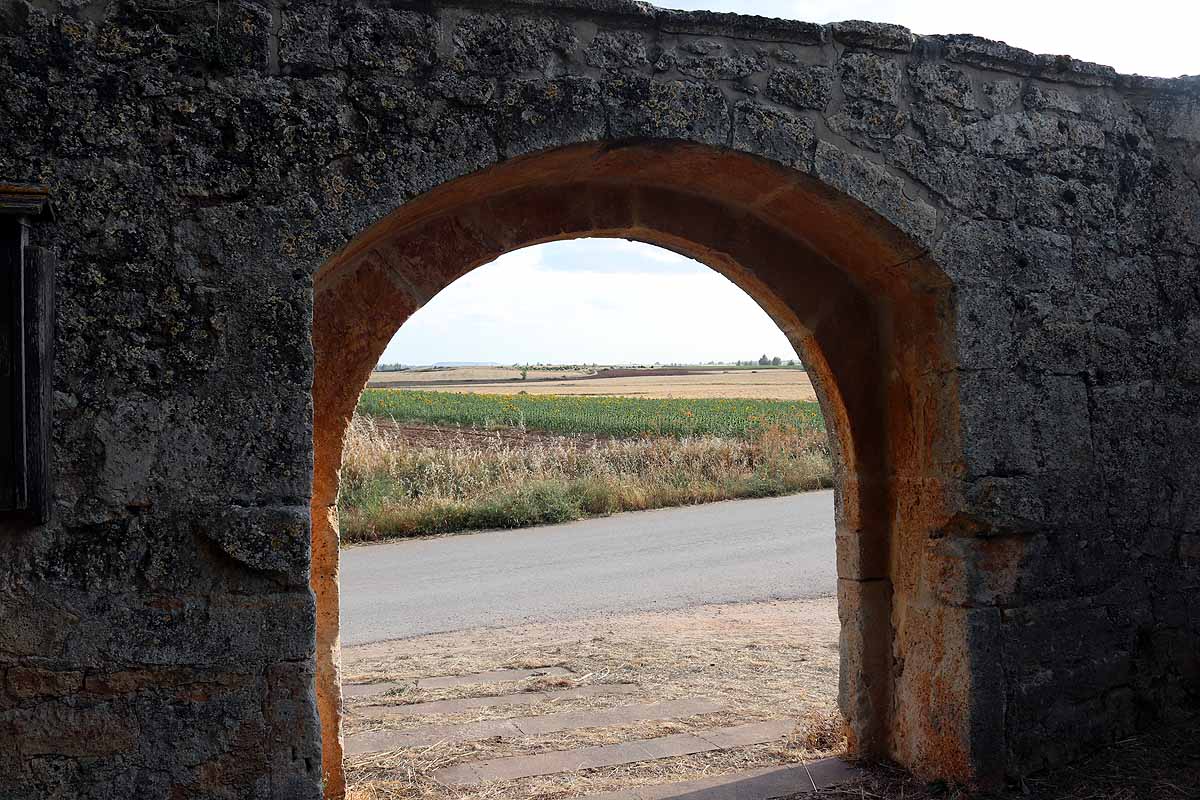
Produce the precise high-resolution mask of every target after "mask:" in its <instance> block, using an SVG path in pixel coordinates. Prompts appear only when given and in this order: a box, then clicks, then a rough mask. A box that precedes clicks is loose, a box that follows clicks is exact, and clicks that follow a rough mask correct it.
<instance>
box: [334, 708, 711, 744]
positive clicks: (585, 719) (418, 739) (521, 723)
mask: <svg viewBox="0 0 1200 800" xmlns="http://www.w3.org/2000/svg"><path fill="white" fill-rule="evenodd" d="M721 708H722V706H721V704H720V703H717V702H715V701H712V700H708V699H706V698H688V699H683V700H668V701H665V702H659V703H641V704H637V705H628V706H620V707H618V708H607V709H600V710H587V711H567V712H563V713H561V714H542V715H539V716H533V717H517V718H515V719H490V720H482V721H480V722H467V723H463V724H459V725H430V726H426V727H423V728H416V729H413V730H406V731H400V730H389V729H386V728H385V729H383V730H375V731H366V732H364V733H358V734H354V735H351V736H347V737H346V743H345V752H346V754H347V755H358V754H360V753H380V752H384V751H387V750H399V749H400V748H402V747H429V746H430V745H435V744H440V743H443V742H470V741H475V740H478V739H491V738H496V737H498V738H505V739H509V738H511V739H515V738H519V737H523V736H543V735H545V734H548V733H558V732H560V731H569V730H576V729H579V728H604V727H607V726H610V725H629V724H631V723H634V722H645V721H647V720H661V719H676V718H680V717H692V716H696V715H698V714H711V713H713V712H715V711H720V710H721Z"/></svg>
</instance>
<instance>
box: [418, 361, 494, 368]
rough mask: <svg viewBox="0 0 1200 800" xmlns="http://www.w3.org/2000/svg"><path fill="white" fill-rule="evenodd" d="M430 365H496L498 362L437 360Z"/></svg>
mask: <svg viewBox="0 0 1200 800" xmlns="http://www.w3.org/2000/svg"><path fill="white" fill-rule="evenodd" d="M429 366H431V367H498V366H500V364H499V363H498V362H496V361H439V362H437V363H436V364H430V365H429Z"/></svg>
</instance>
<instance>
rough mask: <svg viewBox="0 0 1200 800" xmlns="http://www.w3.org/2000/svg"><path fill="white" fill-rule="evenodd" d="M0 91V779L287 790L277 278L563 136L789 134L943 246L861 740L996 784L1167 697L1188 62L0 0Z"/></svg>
mask: <svg viewBox="0 0 1200 800" xmlns="http://www.w3.org/2000/svg"><path fill="white" fill-rule="evenodd" d="M0 86H2V87H3V91H2V92H0V133H2V134H3V135H2V136H0V181H27V182H35V183H44V184H48V185H49V186H50V187H51V189H52V197H53V199H54V202H55V205H56V212H57V216H56V221H55V222H53V223H39V225H38V226H37V227H36V228H35V230H34V237H35V239H36V240H37V241H38V242H39V243H41V244H44V245H46V246H49V247H52V248H54V249H55V250H56V251H57V253H58V254H59V270H60V271H59V275H58V286H59V295H58V305H59V319H58V322H57V336H56V347H57V352H58V358H57V363H56V371H55V379H54V388H55V406H54V415H55V428H54V448H53V459H54V482H55V490H56V495H55V503H54V518H53V520H52V522H51V524H49V525H47V526H44V527H38V528H32V529H31V528H25V527H20V526H17V525H15V524H6V523H0V798H4V799H5V800H7V799H8V798H14V799H15V798H22V799H23V798H32V797H37V798H54V797H64V798H65V797H70V798H109V797H114V796H121V797H131V798H133V797H147V798H150V797H176V798H201V797H205V798H208V797H239V798H241V797H247V798H248V797H255V798H258V797H262V798H266V797H273V798H315V797H317V796H319V795H320V794H321V784H322V774H323V771H322V765H321V763H320V761H321V755H320V753H321V737H320V733H319V726H318V719H317V711H316V705H315V702H316V698H315V689H314V671H315V669H316V663H317V662H316V622H315V620H316V608H315V601H314V594H313V592H312V591H311V590H310V587H309V577H310V570H309V562H310V525H311V522H310V511H309V502H310V498H311V497H312V491H313V488H312V470H313V443H312V431H313V422H312V402H313V401H312V393H311V387H312V385H313V380H314V357H313V346H312V339H311V333H312V329H313V275H314V274H315V273H316V272H317V270H318V269H319V268H320V267H321V265H323V264H325V263H326V262H328V261H330V259H333V258H335V257H338V256H339V254H340V253H342V254H344V253H345V252H346V251H347V245H350V244H351V243H352V242H355V241H358V240H359V239H356V237H360V234H362V232H363V231H367V230H368V229H369V228H370V227H371V226H372V225H373V224H375V223H377V222H378V221H380V220H382V219H384V218H385V217H387V216H388V215H389V214H392V213H393V212H395V211H396V210H397V209H402V208H404V207H405V204H407V203H409V202H410V201H413V200H414V199H416V198H419V197H422V196H425V195H426V193H427V192H430V191H431V190H435V189H437V188H438V187H440V186H443V185H445V184H447V182H449V181H451V180H453V179H456V178H460V177H462V176H469V175H472V174H474V173H477V172H478V171H480V170H483V169H485V168H489V167H493V166H494V165H497V164H501V163H505V162H509V161H511V160H512V159H514V158H517V157H519V156H526V155H529V154H533V153H538V152H541V151H546V150H550V149H553V148H559V147H565V146H571V145H577V144H580V143H587V142H602V143H620V142H628V141H631V140H634V141H651V140H671V141H684V142H690V143H694V144H697V145H703V146H707V147H711V148H714V149H717V150H725V151H737V152H741V153H746V154H750V155H753V156H755V157H758V158H762V159H766V160H767V161H769V162H772V163H774V164H776V165H782V166H783V167H786V168H788V169H791V170H794V171H795V172H796V174H797V176H803V178H804V180H806V181H810V182H813V183H815V184H819V185H820V186H823V187H826V189H827V190H828V191H829V192H830V193H831V195H836V196H837V197H846V198H851V199H852V202H853V203H855V204H857V205H859V206H861V207H862V208H863V209H865V210H867V211H869V212H872V213H873V214H876V215H878V217H877V219H878V220H879V225H880V226H881V228H882V227H883V226H887V227H889V228H891V229H894V230H895V231H897V232H900V233H901V234H903V235H904V236H906V237H908V240H909V241H910V242H911V243H912V246H913V249H912V254H911V260H917V259H931V260H932V261H933V262H934V263H936V265H937V267H938V268H939V269H940V271H941V273H942V274H944V275H945V277H946V279H947V280H948V281H949V284H950V288H951V294H952V296H953V309H952V316H951V317H948V318H947V324H949V325H950V326H951V328H952V330H953V342H952V353H953V360H954V363H953V369H952V375H948V376H947V377H946V378H945V380H946V381H952V384H951V383H947V384H944V385H952V386H953V391H954V392H955V393H956V398H957V408H956V409H955V417H954V419H953V420H946V419H942V420H940V422H942V423H946V424H950V423H952V424H953V432H954V434H955V436H954V440H955V441H956V442H957V447H958V449H957V450H956V451H955V452H948V453H943V454H942V456H941V460H940V461H939V462H938V463H937V464H936V465H931V466H930V474H936V475H938V476H943V475H949V476H951V477H952V480H951V481H950V483H949V484H947V485H946V486H942V485H941V484H939V489H938V491H939V492H942V493H943V496H942V497H941V499H940V500H939V502H940V503H942V504H944V505H945V506H946V507H947V508H948V510H949V511H948V514H947V515H945V520H944V522H943V523H939V524H937V525H936V526H930V527H928V528H926V529H919V528H914V529H910V530H906V531H905V538H903V539H897V540H895V541H893V542H892V543H891V546H890V550H885V551H884V552H885V553H888V552H890V554H891V558H892V559H893V562H894V563H892V564H891V566H890V568H889V569H890V572H889V576H890V580H891V582H892V585H893V588H894V591H895V592H896V593H897V596H898V597H899V596H903V597H904V598H907V599H906V601H905V602H904V603H897V604H894V605H893V606H892V619H891V625H892V627H893V628H894V629H895V630H896V631H897V639H896V642H895V643H894V645H893V648H892V654H891V663H890V664H889V669H890V673H891V675H892V676H893V678H892V679H893V680H894V681H895V683H896V689H895V691H892V692H891V693H890V694H889V697H890V700H889V702H890V703H891V705H892V707H891V708H890V709H888V711H887V713H888V714H891V715H894V716H895V718H896V719H898V720H900V723H898V724H897V726H896V727H895V729H894V731H893V734H892V737H893V738H892V739H891V740H890V741H889V742H888V743H887V748H888V749H889V751H890V752H891V753H892V754H894V755H896V756H897V757H899V758H901V760H903V761H905V763H909V764H911V765H913V766H914V767H916V768H918V769H921V770H923V771H926V772H941V773H943V774H945V775H948V776H951V777H966V778H968V779H970V778H979V779H995V778H996V776H998V775H1002V774H1009V775H1016V774H1023V773H1027V772H1029V771H1032V770H1035V769H1038V768H1040V767H1043V766H1047V765H1053V764H1057V763H1061V762H1062V761H1064V760H1067V759H1070V758H1072V757H1074V756H1076V755H1077V754H1079V753H1081V752H1083V751H1084V750H1086V749H1088V748H1091V747H1094V746H1096V745H1098V744H1100V743H1103V742H1106V741H1111V740H1113V739H1114V738H1118V737H1121V736H1125V735H1128V734H1130V733H1132V732H1135V731H1137V730H1139V729H1142V728H1145V727H1147V726H1150V725H1155V724H1159V723H1161V722H1162V721H1164V720H1170V719H1173V718H1177V717H1182V716H1184V715H1188V714H1194V713H1195V712H1196V710H1197V708H1198V706H1200V461H1198V460H1197V459H1196V458H1195V450H1196V447H1197V445H1200V414H1197V409H1200V288H1198V287H1200V81H1198V80H1196V79H1180V80H1161V79H1146V78H1138V77H1129V76H1121V75H1117V74H1115V73H1113V72H1112V70H1110V69H1108V68H1105V67H1100V66H1097V65H1093V64H1086V63H1081V62H1078V61H1075V60H1073V59H1070V58H1067V57H1055V56H1034V55H1032V54H1029V53H1026V52H1024V51H1020V50H1015V49H1013V48H1010V47H1007V46H1006V45H1003V44H1000V43H995V42H988V41H984V40H980V39H975V38H972V37H966V36H913V35H912V34H910V33H909V32H908V31H906V30H904V29H901V28H897V27H892V26H884V25H873V24H867V23H843V24H837V25H832V26H816V25H810V24H806V23H802V22H785V21H771V20H762V19H755V18H747V17H736V16H731V15H718V14H707V13H690V14H688V13H680V12H666V11H659V10H656V9H652V8H650V7H648V6H643V5H640V4H636V3H632V2H623V1H622V0H542V1H541V2H534V0H528V1H527V2H509V3H500V2H482V1H481V2H466V1H465V0H464V1H463V2H447V3H428V2H412V3H409V2H403V0H396V1H395V2H384V1H383V0H363V1H362V2H358V3H341V2H310V3H302V4H300V3H296V4H293V3H284V2H226V3H222V4H220V7H219V11H218V5H217V4H216V3H215V2H212V3H200V4H194V3H163V4H153V5H151V4H143V3H136V2H130V1H128V0H114V2H109V3H80V2H67V1H66V0H61V1H60V2H52V0H37V2H32V3H30V2H23V1H21V0H0ZM676 177H680V176H676ZM682 177H686V176H682ZM827 233H828V235H829V236H830V237H831V242H834V243H833V244H831V245H830V247H831V248H835V247H836V241H834V240H836V238H837V231H836V230H830V231H827ZM889 235H890V234H889ZM360 238H361V237H360ZM832 260H834V261H836V259H832ZM466 266H468V265H462V266H461V267H456V268H457V269H465V268H466ZM841 266H843V267H846V269H847V271H850V268H851V266H858V265H849V264H842V265H841ZM875 267H876V268H877V270H878V271H879V273H880V274H889V275H890V274H894V275H897V276H900V278H899V279H902V278H903V277H904V275H905V270H906V269H907V268H908V262H907V261H903V262H902V261H899V260H898V261H897V262H894V263H887V264H884V263H880V264H877V265H875ZM418 294H420V293H419V292H418ZM418 299H419V298H418ZM879 309H880V313H881V314H882V315H883V316H884V317H886V316H887V314H886V312H887V311H888V307H887V306H886V304H883V303H882V302H881V304H880V306H879ZM397 324H398V322H397ZM917 333H919V331H918V332H917ZM387 334H390V331H377V332H376V335H382V336H386V335H387ZM885 344H886V343H885ZM909 355H911V357H912V358H913V359H915V360H916V361H917V362H919V360H920V357H921V351H919V350H918V351H914V352H913V353H911V354H909ZM892 356H895V357H899V356H898V355H897V354H890V356H889V357H892ZM925 399H926V397H925V395H916V396H914V397H911V398H908V401H909V402H908V403H907V406H906V407H905V410H904V412H903V414H904V415H903V416H900V417H898V418H901V419H904V420H911V419H915V418H919V417H920V413H921V408H922V403H923V402H924V400H925ZM893 402H894V403H900V402H901V401H900V400H896V399H894V400H893ZM887 413H892V414H897V415H899V414H900V412H899V411H897V410H896V408H890V409H889V411H888V412H887ZM891 435H892V437H893V440H894V439H895V437H896V436H898V435H900V433H898V432H897V429H896V426H894V425H893V429H892V434H891ZM914 480H915V479H914ZM914 486H915V484H913V483H895V484H894V485H892V486H891V489H890V491H891V493H892V500H891V502H893V503H894V505H895V508H896V509H900V510H901V512H900V513H906V512H904V511H903V510H904V508H905V506H906V503H907V504H908V505H909V506H916V505H919V504H920V503H923V502H925V501H924V500H923V499H921V498H923V497H924V495H922V494H921V492H920V491H919V490H917V489H914ZM910 491H911V492H912V494H911V495H910V494H908V492H910ZM910 498H912V499H910ZM913 518H914V519H917V518H920V515H919V514H917V515H915V516H914V517H913ZM901 562H903V563H901ZM322 602H324V601H322ZM334 608H336V606H334ZM910 640H911V641H924V642H940V641H944V642H947V643H956V644H954V645H950V644H948V645H947V646H948V648H949V649H950V650H951V651H952V652H953V656H954V657H953V658H951V657H950V656H948V654H947V653H945V652H939V651H937V650H930V649H928V648H920V649H918V648H907V649H906V647H905V642H906V641H910ZM963 656H965V657H966V662H965V666H964V664H963V663H960V662H959V661H957V660H955V659H958V658H960V657H963ZM947 676H955V679H956V680H958V679H962V680H965V681H966V685H967V686H969V689H970V694H969V696H968V698H967V699H968V700H969V703H968V705H969V708H967V709H965V710H964V709H963V708H956V707H954V706H953V705H952V704H951V703H949V702H948V701H947V700H946V699H945V698H941V697H939V696H938V694H937V686H938V685H939V681H940V680H941V679H943V678H946V677H947ZM964 676H965V677H964ZM918 717H919V718H920V719H919V720H917V718H918ZM909 718H912V719H914V720H917V721H914V722H912V723H911V725H909V724H908V723H906V722H905V720H907V719H909ZM963 719H965V720H966V723H965V725H966V727H967V730H966V732H965V733H959V732H956V733H954V734H953V736H954V737H958V738H959V739H964V740H966V741H967V745H968V746H966V747H965V749H964V748H955V747H950V745H949V744H947V743H946V742H939V740H937V739H936V737H934V736H932V734H931V733H930V730H931V726H933V728H936V726H937V725H938V724H939V720H940V721H941V722H942V723H944V724H945V726H946V728H947V730H955V731H958V730H959V728H960V727H961V726H962V724H964V723H963ZM910 730H911V731H917V730H920V731H924V734H923V738H920V739H919V740H914V741H907V740H905V739H904V737H903V736H901V735H899V734H903V733H904V732H905V731H910ZM897 732H898V733H897ZM948 736H949V734H948ZM959 744H961V742H959ZM939 747H946V748H948V750H947V751H946V752H949V751H953V752H954V753H959V754H963V755H962V757H963V758H965V759H967V762H966V763H961V764H959V763H955V762H954V761H953V759H950V758H947V757H943V756H944V754H942V755H939V750H938V748H939ZM328 769H329V765H326V771H328Z"/></svg>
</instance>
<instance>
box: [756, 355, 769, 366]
mask: <svg viewBox="0 0 1200 800" xmlns="http://www.w3.org/2000/svg"><path fill="white" fill-rule="evenodd" d="M770 363H771V359H769V358H767V354H766V353H763V354H762V355H761V356H759V357H758V365H759V366H760V367H765V366H767V365H768V364H770Z"/></svg>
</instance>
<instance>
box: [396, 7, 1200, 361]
mask: <svg viewBox="0 0 1200 800" xmlns="http://www.w3.org/2000/svg"><path fill="white" fill-rule="evenodd" d="M660 5H664V6H668V7H673V8H685V9H701V8H704V9H709V10H713V11H739V12H742V13H747V14H761V15H764V16H776V17H786V18H792V19H802V20H808V21H810V22H821V23H823V22H834V21H837V20H843V19H867V20H873V21H876V22H894V23H897V24H900V25H904V26H906V27H908V28H911V29H912V30H913V31H915V32H917V33H974V34H976V35H979V36H984V37H987V38H989V39H999V40H1001V41H1005V42H1008V43H1009V44H1011V45H1013V46H1015V47H1022V48H1024V49H1026V50H1032V51H1034V52H1039V53H1051V54H1055V55H1058V54H1068V55H1071V56H1074V57H1075V58H1079V59H1083V60H1085V61H1095V62H1098V63H1101V64H1108V65H1110V66H1113V67H1116V68H1117V69H1118V70H1119V71H1121V72H1127V73H1140V74H1143V75H1159V76H1176V75H1185V74H1190V75H1194V74H1198V73H1200V46H1198V45H1197V36H1198V35H1200V0H1142V1H1141V2H1137V3H1129V2H1122V3H1117V2H1109V1H1108V0H1093V1H1092V2H1076V1H1075V0H1067V1H1066V2H1063V1H1062V0H1036V2H1035V1H1034V0H1005V1H1004V2H973V1H972V0H957V1H956V2H948V1H947V0H837V1H836V2H835V0H695V1H693V0H673V1H671V2H663V3H660ZM764 352H765V353H767V354H768V355H772V356H774V355H778V356H780V357H781V358H784V359H787V358H793V357H794V356H795V354H794V352H793V351H792V349H791V346H790V345H789V344H788V342H787V340H786V339H785V338H784V337H783V334H781V333H780V332H779V329H778V328H777V327H776V326H775V324H774V323H773V322H772V321H771V320H770V319H769V318H768V317H767V316H766V314H764V313H763V312H762V311H761V309H759V308H758V306H757V305H756V304H755V303H754V301H752V300H751V299H750V298H749V297H747V296H746V295H745V294H744V293H743V292H742V291H741V290H740V289H738V288H737V287H736V286H734V285H733V284H731V283H730V282H729V281H727V280H726V279H725V278H723V277H721V276H720V275H718V274H717V273H715V272H713V271H712V270H710V269H708V268H707V267H705V266H703V265H701V264H697V263H696V262H694V261H690V260H688V259H686V258H683V257H681V256H677V255H675V254H673V253H669V252H667V251H665V250H661V249H658V248H655V247H651V246H649V245H642V244H637V243H631V242H623V241H619V240H604V239H582V240H576V241H573V242H557V243H554V244H548V245H541V246H538V247H533V248H527V249H525V250H518V251H516V252H513V253H509V254H508V255H506V256H503V257H502V258H500V259H498V260H497V261H495V262H493V263H491V264H488V265H487V266H484V267H481V268H479V269H477V270H475V271H474V272H472V273H471V274H469V275H467V276H466V277H464V278H462V279H460V280H458V281H456V282H455V283H454V284H453V285H451V286H450V287H448V288H447V289H446V290H445V291H443V292H442V293H441V294H439V295H438V296H437V297H435V298H434V299H433V300H432V301H430V302H429V303H428V304H427V305H426V306H425V307H424V308H422V309H421V310H420V311H418V312H417V313H416V314H414V315H413V316H412V318H410V319H409V321H408V322H407V323H405V325H404V326H403V327H402V328H401V329H400V331H399V333H398V334H397V335H396V337H395V338H394V339H393V340H392V342H391V344H390V345H388V348H387V352H386V353H385V354H384V357H383V360H384V361H387V362H402V363H407V364H429V363H434V362H438V361H495V362H499V363H505V364H512V363H524V362H531V363H537V362H550V363H562V362H575V363H581V362H582V363H591V362H597V363H631V362H637V363H642V362H655V361H658V362H664V363H666V362H696V361H710V360H736V359H746V358H754V357H757V356H758V355H761V354H763V353H764Z"/></svg>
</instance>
